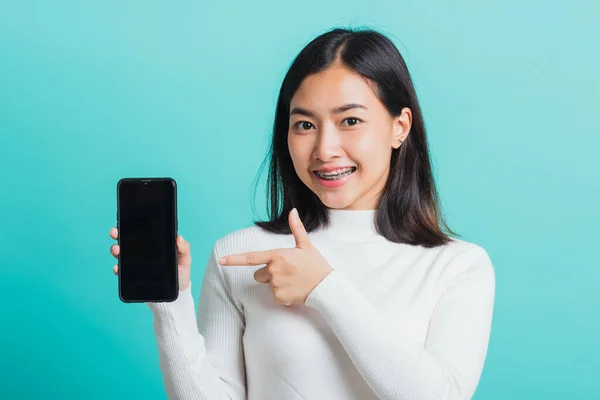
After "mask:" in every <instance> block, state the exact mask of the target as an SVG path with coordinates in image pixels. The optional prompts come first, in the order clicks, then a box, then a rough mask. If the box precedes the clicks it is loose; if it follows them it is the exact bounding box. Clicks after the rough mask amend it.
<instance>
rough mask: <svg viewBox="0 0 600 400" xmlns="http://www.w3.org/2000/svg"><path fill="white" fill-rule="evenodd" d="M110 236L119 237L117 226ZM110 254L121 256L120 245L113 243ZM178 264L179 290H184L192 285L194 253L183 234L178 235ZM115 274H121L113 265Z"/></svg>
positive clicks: (117, 267) (116, 256)
mask: <svg viewBox="0 0 600 400" xmlns="http://www.w3.org/2000/svg"><path fill="white" fill-rule="evenodd" d="M110 237H111V238H113V239H115V240H116V239H117V238H118V237H119V231H118V229H117V228H112V229H111V230H110ZM110 254H112V255H113V256H114V257H115V258H116V259H118V258H119V245H118V244H113V245H112V246H110ZM177 265H178V268H179V271H178V275H179V291H180V292H181V291H184V290H185V289H187V288H188V287H189V286H190V271H191V268H192V255H191V253H190V243H189V242H187V241H186V240H185V239H184V238H183V236H181V235H179V236H177ZM113 272H114V273H115V275H118V274H119V266H118V265H115V266H114V267H113Z"/></svg>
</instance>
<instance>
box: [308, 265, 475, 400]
mask: <svg viewBox="0 0 600 400" xmlns="http://www.w3.org/2000/svg"><path fill="white" fill-rule="evenodd" d="M306 305H307V306H309V307H314V308H316V309H318V310H320V312H321V313H322V314H323V315H324V316H325V318H326V319H327V321H328V323H329V325H330V326H331V328H332V329H333V331H334V332H335V334H336V336H337V338H338V339H339V341H340V343H341V344H342V345H343V346H344V348H345V350H346V352H347V353H348V355H349V357H350V359H351V360H352V362H353V363H354V365H355V366H356V368H357V369H358V370H359V371H360V373H361V375H362V376H363V378H364V379H365V381H366V382H367V383H368V384H369V386H370V387H371V389H372V390H373V391H374V392H375V393H376V394H377V395H378V396H379V397H380V398H382V399H390V400H391V399H394V400H399V399H410V400H417V399H428V400H446V399H448V400H449V399H469V398H471V396H472V391H473V390H474V388H473V386H474V382H473V378H471V380H469V379H466V377H461V376H459V373H458V372H457V371H456V370H455V369H454V368H453V367H452V366H450V365H449V364H447V363H445V362H444V361H442V360H441V359H438V358H436V357H434V356H433V355H432V353H431V352H429V351H428V350H427V349H425V348H424V347H423V346H422V345H420V344H417V343H415V342H414V341H412V340H410V339H409V338H408V337H407V336H406V335H403V334H402V332H401V331H400V329H399V328H398V327H397V326H394V325H393V324H392V323H391V322H389V321H388V320H387V319H385V318H384V317H383V316H382V315H381V313H379V311H378V310H377V309H376V308H375V307H374V306H373V305H372V304H371V303H370V302H369V301H368V300H367V299H366V298H365V297H364V295H363V294H362V293H361V292H360V291H359V290H358V289H357V288H356V287H355V286H354V285H352V283H351V282H350V281H349V280H348V279H347V278H346V277H345V276H344V275H343V274H341V273H339V272H338V271H335V270H334V271H333V272H332V273H331V274H330V275H328V276H327V277H326V278H325V279H324V280H323V281H322V282H321V283H320V284H319V285H318V286H317V288H315V290H314V291H313V292H312V293H311V294H310V296H309V297H308V298H307V302H306ZM475 384H476V382H475Z"/></svg>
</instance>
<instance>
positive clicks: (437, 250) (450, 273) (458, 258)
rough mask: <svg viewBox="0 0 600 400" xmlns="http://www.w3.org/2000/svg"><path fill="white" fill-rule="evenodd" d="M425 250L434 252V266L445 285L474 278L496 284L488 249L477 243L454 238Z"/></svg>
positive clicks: (469, 280) (490, 284)
mask: <svg viewBox="0 0 600 400" xmlns="http://www.w3.org/2000/svg"><path fill="white" fill-rule="evenodd" d="M424 251H426V252H431V253H432V254H431V255H432V258H433V260H434V261H433V263H432V267H433V269H434V270H436V275H437V276H439V277H440V278H441V279H442V281H443V282H444V286H448V285H451V284H455V283H459V282H461V283H468V282H471V281H473V280H478V281H480V282H486V284H487V285H489V286H495V272H494V266H493V263H492V260H491V258H490V256H489V254H488V252H487V250H486V249H485V248H483V247H482V246H480V245H478V244H476V243H472V242H468V241H465V240H461V239H454V238H453V239H452V240H451V241H450V242H449V243H447V244H445V245H442V246H438V247H434V248H431V249H425V250H424Z"/></svg>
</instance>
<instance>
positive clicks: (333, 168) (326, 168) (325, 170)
mask: <svg viewBox="0 0 600 400" xmlns="http://www.w3.org/2000/svg"><path fill="white" fill-rule="evenodd" d="M353 167H354V165H340V166H333V167H321V168H317V169H314V170H313V171H314V172H317V171H319V172H331V171H335V170H336V169H345V168H353Z"/></svg>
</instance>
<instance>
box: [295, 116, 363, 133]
mask: <svg viewBox="0 0 600 400" xmlns="http://www.w3.org/2000/svg"><path fill="white" fill-rule="evenodd" d="M349 119H354V120H356V121H357V123H356V124H354V125H348V126H356V125H358V124H360V123H362V122H363V121H362V120H361V119H360V118H356V117H348V118H345V119H344V121H347V120H349ZM305 123H306V124H311V125H312V126H313V127H314V125H313V123H312V122H309V121H298V122H296V123H295V124H294V129H300V128H299V126H298V125H300V124H305ZM301 130H306V129H301Z"/></svg>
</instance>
